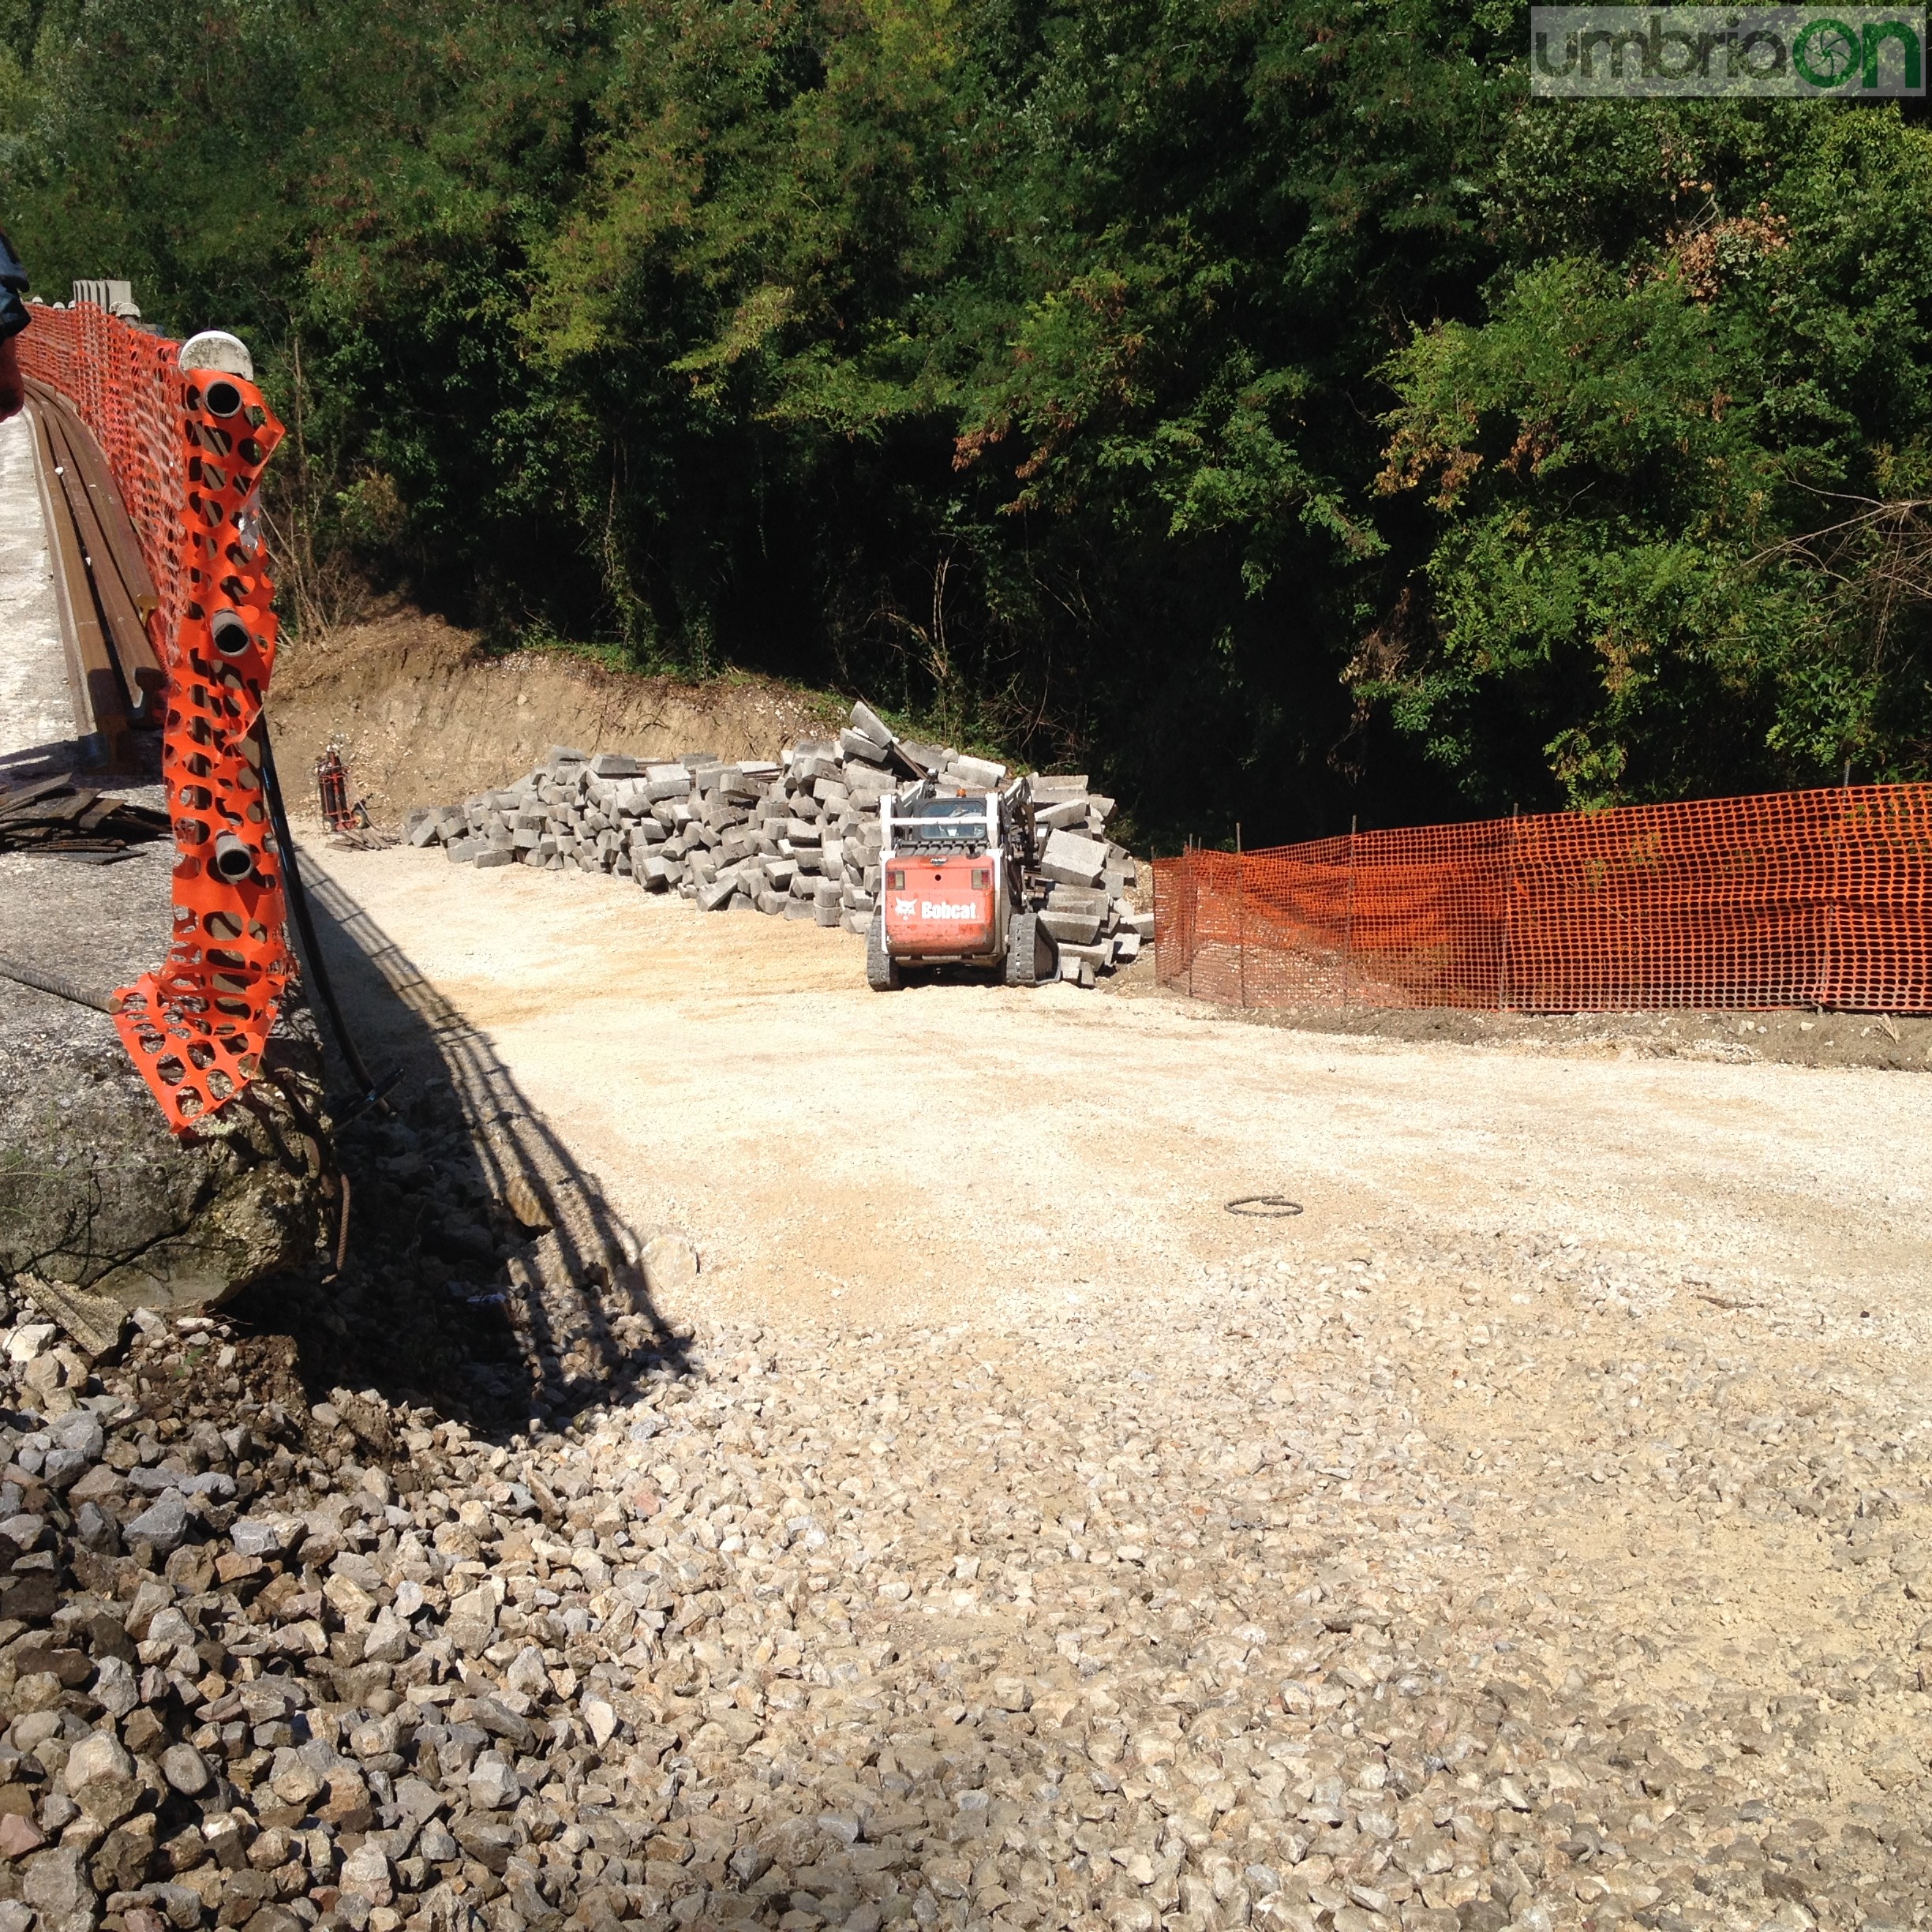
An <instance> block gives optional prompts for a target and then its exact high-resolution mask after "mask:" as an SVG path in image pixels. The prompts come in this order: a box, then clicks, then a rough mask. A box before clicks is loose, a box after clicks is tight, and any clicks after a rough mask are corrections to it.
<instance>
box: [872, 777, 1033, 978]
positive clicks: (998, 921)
mask: <svg viewBox="0 0 1932 1932" xmlns="http://www.w3.org/2000/svg"><path fill="white" fill-rule="evenodd" d="M879 831H880V841H879V867H880V878H879V893H880V904H881V905H882V907H883V908H884V913H885V919H884V938H885V942H886V947H887V949H889V952H890V953H891V955H892V957H893V958H894V959H897V960H904V961H905V962H907V963H908V964H919V963H920V962H922V961H923V962H926V963H928V964H934V965H938V964H956V963H960V962H964V961H969V960H971V961H981V962H983V961H986V960H990V959H993V958H994V957H998V954H999V952H1000V949H1001V948H1002V946H1003V945H1004V944H1005V930H1006V923H1005V916H1004V915H1005V891H1006V878H1005V859H1004V855H1003V853H1002V851H1001V849H1000V824H999V799H998V795H997V794H995V793H992V792H953V793H942V792H940V791H939V790H938V788H937V787H935V786H934V785H932V784H922V785H920V786H919V787H918V788H916V789H915V790H914V791H912V792H909V793H907V794H905V795H904V796H900V797H897V798H894V797H892V796H887V797H886V798H883V799H881V800H880V801H879Z"/></svg>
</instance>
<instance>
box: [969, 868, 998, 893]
mask: <svg viewBox="0 0 1932 1932" xmlns="http://www.w3.org/2000/svg"><path fill="white" fill-rule="evenodd" d="M972 878H973V886H974V889H975V891H979V892H984V891H985V890H986V889H987V886H990V885H991V884H992V883H993V874H992V872H991V871H990V868H988V867H986V866H975V867H973V875H972Z"/></svg>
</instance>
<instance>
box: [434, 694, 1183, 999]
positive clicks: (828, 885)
mask: <svg viewBox="0 0 1932 1932" xmlns="http://www.w3.org/2000/svg"><path fill="white" fill-rule="evenodd" d="M908 763H910V764H912V765H915V766H918V767H919V769H923V770H927V771H930V772H931V773H934V774H935V776H936V777H938V781H939V783H940V784H941V786H942V788H944V787H956V788H961V789H964V790H968V791H983V790H988V789H992V788H998V787H999V786H1001V785H1002V784H1005V781H1006V777H1007V770H1006V767H1005V766H1003V765H999V764H995V763H994V762H991V761H990V760H988V759H985V758H971V757H967V756H964V755H962V754H960V753H959V752H957V751H954V750H953V749H952V748H951V747H948V746H942V745H925V744H917V743H910V742H904V741H901V740H900V739H896V738H895V737H894V736H893V733H892V732H890V731H889V729H888V728H887V727H886V725H884V723H882V721H881V720H880V719H879V718H878V717H877V716H876V715H875V714H874V713H873V712H872V711H871V710H869V709H868V708H867V706H864V705H863V704H857V705H854V706H852V717H851V720H850V721H849V722H848V725H846V727H845V728H844V729H843V730H842V731H841V732H840V733H839V734H838V736H837V738H835V739H833V738H828V739H809V740H807V741H805V742H803V743H799V744H796V745H793V746H792V747H790V749H788V751H786V753H785V754H784V758H783V759H782V760H781V761H779V762H777V763H773V762H768V761H761V760H757V759H740V760H739V761H737V762H727V761H725V760H723V759H721V758H717V757H714V756H713V754H710V753H709V752H705V751H687V752H683V753H681V754H680V755H679V756H678V757H676V758H668V759H655V760H653V759H644V758H631V757H629V756H627V755H626V754H623V753H620V752H609V751H604V752H599V753H597V754H595V755H594V756H593V755H590V754H587V753H585V752H582V751H575V750H572V749H571V748H570V747H567V746H564V745H559V746H556V747H554V748H553V749H552V751H551V753H550V755H549V758H546V759H545V761H544V762H543V763H542V764H541V765H540V766H537V769H535V770H534V771H532V772H530V773H528V774H527V775H526V776H525V777H522V778H519V780H518V781H516V783H515V784H512V785H508V786H506V787H505V788H504V789H502V790H501V791H496V792H479V793H478V794H477V796H475V797H474V798H469V799H464V800H463V802H462V803H461V804H460V805H452V806H444V807H430V808H429V809H427V810H424V811H416V812H412V813H411V814H410V815H409V817H408V818H407V819H406V821H405V823H404V831H405V835H406V838H407V840H408V841H409V843H410V844H413V845H436V844H440V845H441V846H442V847H443V848H444V852H445V853H446V855H447V857H448V858H449V859H451V862H452V863H455V864H459V865H474V866H475V867H478V868H479V869H484V870H487V869H488V868H489V867H495V866H507V865H524V866H531V867H537V868H539V869H541V870H543V871H559V872H602V873H608V874H610V875H612V877H614V878H623V879H630V880H632V881H635V882H636V883H637V884H638V886H642V888H643V889H645V890H646V891H647V892H676V893H679V894H680V895H681V896H682V897H684V898H687V899H689V900H692V901H693V902H694V903H695V904H696V905H697V907H698V909H699V911H701V912H763V913H765V914H766V915H769V916H771V917H774V918H784V919H810V920H811V921H813V922H814V923H816V924H818V925H820V926H826V927H842V928H844V930H846V931H848V932H851V933H856V934H863V933H865V931H866V930H867V928H868V927H870V926H871V923H872V918H873V915H874V911H875V909H876V908H877V905H878V892H879V851H880V839H881V829H880V822H879V801H880V800H881V799H882V798H884V797H886V796H887V795H888V794H890V793H895V792H898V791H899V790H900V788H906V787H909V786H910V785H912V784H913V783H915V781H914V780H913V779H912V777H909V776H908V769H907V767H908ZM1032 788H1033V799H1034V813H1035V823H1036V826H1037V827H1038V829H1039V845H1040V852H1039V864H1038V867H1036V868H1035V870H1034V871H1032V873H1031V874H1029V875H1028V903H1029V904H1033V905H1037V906H1038V907H1039V908H1040V912H1041V919H1042V923H1043V925H1044V926H1045V927H1046V929H1047V931H1048V932H1050V934H1052V935H1053V937H1054V941H1055V942H1056V944H1057V945H1058V947H1059V953H1060V970H1061V977H1062V978H1063V979H1069V980H1072V981H1075V982H1076V983H1079V984H1080V985H1083V986H1091V985H1092V984H1093V983H1094V981H1095V977H1096V975H1099V974H1100V973H1103V972H1110V971H1111V970H1112V968H1114V966H1115V965H1117V964H1123V963H1125V961H1127V960H1132V959H1133V958H1134V957H1136V956H1137V954H1138V953H1139V951H1140V947H1141V946H1142V945H1143V944H1144V943H1146V942H1149V941H1151V938H1152V937H1153V920H1152V917H1151V915H1149V914H1147V913H1143V912H1136V910H1135V908H1134V907H1133V904H1132V903H1131V901H1130V900H1129V896H1128V895H1129V891H1130V889H1131V888H1132V887H1133V886H1134V884H1135V883H1136V868H1135V863H1134V859H1133V856H1132V855H1131V854H1130V853H1129V852H1128V851H1127V850H1126V849H1125V847H1123V846H1121V845H1118V844H1114V842H1113V841H1111V840H1110V839H1109V838H1108V837H1106V822H1107V819H1108V818H1109V817H1110V815H1111V814H1112V812H1113V811H1114V800H1113V799H1110V798H1106V797H1103V796H1100V795H1099V794H1098V793H1096V792H1092V791H1091V790H1090V789H1089V788H1088V782H1087V781H1086V779H1085V778H1084V777H1035V779H1034V780H1033V781H1032Z"/></svg>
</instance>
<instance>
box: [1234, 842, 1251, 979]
mask: <svg viewBox="0 0 1932 1932" xmlns="http://www.w3.org/2000/svg"><path fill="white" fill-rule="evenodd" d="M1234 893H1235V899H1234V917H1235V919H1236V920H1237V925H1236V927H1235V929H1234V930H1235V944H1236V945H1237V946H1238V947H1239V948H1240V960H1241V1005H1242V1006H1243V1007H1244V1008H1245V1006H1246V1005H1247V1004H1248V862H1247V860H1246V859H1244V858H1243V857H1242V856H1241V821H1240V820H1239V819H1238V818H1237V819H1236V820H1235V821H1234Z"/></svg>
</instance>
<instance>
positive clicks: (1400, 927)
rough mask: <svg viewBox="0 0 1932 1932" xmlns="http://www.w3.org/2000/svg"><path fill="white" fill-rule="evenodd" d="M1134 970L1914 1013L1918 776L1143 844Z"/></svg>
mask: <svg viewBox="0 0 1932 1932" xmlns="http://www.w3.org/2000/svg"><path fill="white" fill-rule="evenodd" d="M1154 876H1155V972H1156V974H1157V975H1158V976H1159V979H1160V980H1161V982H1162V983H1163V984H1164V985H1166V986H1168V987H1174V988H1175V989H1177V990H1180V991H1183V992H1186V993H1189V994H1193V996H1195V997H1196V998H1205V999H1213V1000H1219V1001H1223V1002H1228V1003H1230V1004H1238V1005H1246V1006H1269V1007H1285V1006H1304V1005H1305V1006H1339V1005H1361V1006H1410V1007H1415V1006H1460V1007H1470V1008H1477V1009H1488V1010H1491V1011H1496V1010H1500V1009H1508V1008H1520V1009H1527V1010H1533V1011H1545V1012H1556V1011H1571V1012H1603V1011H1606V1010H1612V1009H1633V1008H1653V1009H1654V1008H1702V1009H1734V1010H1735V1009H1753V1008H1769V1007H1784V1006H1822V1007H1836V1008H1839V1009H1844V1010H1846V1011H1849V1012H1860V1013H1928V1012H1932V785H1923V784H1897V785H1848V786H1844V787H1840V788H1833V789H1832V790H1829V791H1815V792H1771V793H1767V794H1764V795H1762V796H1755V797H1749V798H1732V799H1694V800H1689V801H1687V802H1685V803H1679V804H1672V805H1639V806H1629V807H1619V808H1618V809H1616V810H1613V811H1601V812H1556V813H1550V814H1539V815H1537V816H1534V817H1532V816H1529V815H1524V816H1522V817H1516V818H1495V819H1488V820H1485V821H1483V822H1480V823H1476V824H1470V825H1444V826H1420V827H1417V828H1415V829H1412V830H1407V831H1395V832H1361V833H1351V834H1350V835H1348V836H1346V837H1340V838H1330V839H1319V840H1316V841H1313V842H1312V843H1310V844H1302V845H1286V846H1280V847H1277V848H1274V849H1272V850H1269V851H1263V852H1246V853H1242V854H1239V855H1237V854H1235V853H1233V852H1206V851H1200V850H1193V851H1189V852H1184V853H1182V854H1181V855H1180V856H1178V857H1177V858H1171V859H1156V860H1155V865H1154Z"/></svg>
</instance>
